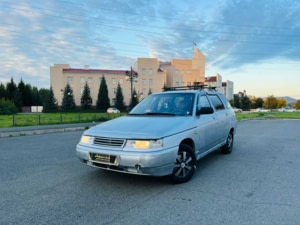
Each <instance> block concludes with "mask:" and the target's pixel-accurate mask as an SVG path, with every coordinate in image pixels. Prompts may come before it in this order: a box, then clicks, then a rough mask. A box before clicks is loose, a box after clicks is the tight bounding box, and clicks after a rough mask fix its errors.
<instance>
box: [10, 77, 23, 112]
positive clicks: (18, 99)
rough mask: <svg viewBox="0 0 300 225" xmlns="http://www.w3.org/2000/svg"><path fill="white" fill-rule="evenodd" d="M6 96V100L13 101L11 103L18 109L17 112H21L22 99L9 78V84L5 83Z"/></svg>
mask: <svg viewBox="0 0 300 225" xmlns="http://www.w3.org/2000/svg"><path fill="white" fill-rule="evenodd" d="M6 94H7V99H8V100H11V101H13V103H14V104H15V106H16V107H17V108H18V110H19V111H21V109H22V99H21V95H20V93H19V91H18V88H17V85H16V84H15V82H14V80H13V78H11V79H10V82H9V83H7V85H6Z"/></svg>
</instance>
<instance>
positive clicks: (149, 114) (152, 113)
mask: <svg viewBox="0 0 300 225" xmlns="http://www.w3.org/2000/svg"><path fill="white" fill-rule="evenodd" d="M128 115H130V116H175V114H174V113H165V112H147V113H129V114H128Z"/></svg>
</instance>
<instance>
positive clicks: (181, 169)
mask: <svg viewBox="0 0 300 225" xmlns="http://www.w3.org/2000/svg"><path fill="white" fill-rule="evenodd" d="M195 164H196V156H195V153H194V151H193V149H192V148H191V147H190V146H189V145H186V144H182V145H180V146H179V150H178V153H177V157H176V162H175V164H174V169H173V173H172V175H171V179H172V181H173V182H175V183H183V182H187V181H188V180H189V179H190V178H191V177H192V176H193V174H194V172H195Z"/></svg>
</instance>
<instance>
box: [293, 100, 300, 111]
mask: <svg viewBox="0 0 300 225" xmlns="http://www.w3.org/2000/svg"><path fill="white" fill-rule="evenodd" d="M294 107H295V109H300V100H298V101H296V103H295V105H294Z"/></svg>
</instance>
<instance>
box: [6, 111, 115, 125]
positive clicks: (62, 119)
mask: <svg viewBox="0 0 300 225" xmlns="http://www.w3.org/2000/svg"><path fill="white" fill-rule="evenodd" d="M119 116H121V114H109V113H60V114H17V115H12V119H11V125H10V124H8V125H7V126H8V127H10V126H35V125H50V124H65V123H86V122H93V121H95V122H100V121H107V120H110V119H113V118H116V117H119ZM8 122H9V121H8Z"/></svg>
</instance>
